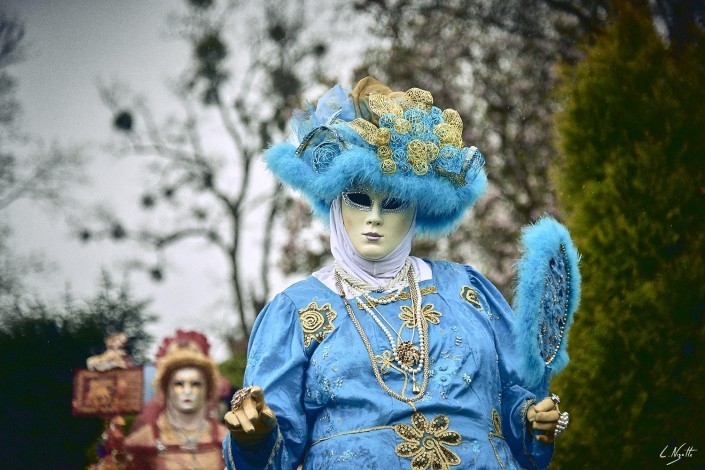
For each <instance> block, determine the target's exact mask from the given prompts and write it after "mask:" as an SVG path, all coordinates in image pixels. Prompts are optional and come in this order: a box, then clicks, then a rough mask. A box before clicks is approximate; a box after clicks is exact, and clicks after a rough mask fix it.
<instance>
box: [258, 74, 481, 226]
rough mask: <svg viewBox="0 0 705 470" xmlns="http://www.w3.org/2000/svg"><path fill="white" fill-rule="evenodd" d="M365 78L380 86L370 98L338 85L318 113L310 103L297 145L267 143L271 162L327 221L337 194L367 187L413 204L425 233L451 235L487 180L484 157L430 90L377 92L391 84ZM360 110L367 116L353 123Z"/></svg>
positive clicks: (296, 126) (295, 126)
mask: <svg viewBox="0 0 705 470" xmlns="http://www.w3.org/2000/svg"><path fill="white" fill-rule="evenodd" d="M361 83H365V86H367V87H369V85H370V84H372V85H373V86H374V87H375V88H374V89H375V91H374V92H373V93H372V92H371V93H369V94H367V95H366V94H365V93H364V90H362V92H361V91H360V84H358V87H356V89H355V90H353V93H352V95H353V96H355V97H357V98H358V103H357V106H355V104H356V103H355V102H354V100H353V99H352V98H350V97H349V96H348V95H347V94H346V93H345V91H344V90H343V89H342V88H341V87H340V86H338V85H336V87H333V88H332V89H331V90H329V91H328V92H327V93H326V94H325V95H324V96H323V97H322V98H321V100H319V102H318V106H317V108H316V110H315V111H314V110H313V109H312V108H311V107H309V110H308V111H299V112H297V113H295V114H294V118H293V119H292V130H293V131H294V134H295V141H296V142H297V143H298V147H297V146H295V145H293V144H291V143H282V144H278V145H274V146H273V147H271V148H269V149H268V150H267V151H266V153H265V162H266V164H267V166H268V167H269V169H270V170H271V171H272V173H274V175H275V176H276V177H277V178H278V179H280V180H281V181H282V182H283V183H285V184H287V185H289V186H291V187H292V188H294V189H296V190H298V191H300V192H302V193H303V194H304V195H305V196H306V197H307V199H308V200H309V201H310V203H311V205H312V207H313V210H314V214H316V215H318V216H320V217H321V218H322V219H323V220H324V221H326V222H327V220H328V215H329V212H328V211H329V208H330V204H331V203H332V201H333V200H334V199H335V198H337V197H338V196H340V194H342V193H343V192H344V191H346V190H350V189H352V188H355V187H362V186H366V187H370V188H372V189H373V190H375V191H376V192H380V193H385V194H389V195H391V196H393V197H396V198H399V199H401V200H405V201H409V202H411V203H413V204H415V205H416V208H417V209H416V214H417V215H416V225H417V229H418V231H419V233H420V234H421V235H425V236H429V237H439V236H443V235H446V234H448V233H450V232H452V231H453V230H454V229H455V228H456V227H457V226H458V224H459V223H460V221H461V219H462V217H463V215H464V214H465V211H466V209H468V208H469V207H471V206H472V205H473V204H474V203H475V202H476V201H477V199H478V198H479V197H480V196H481V195H482V193H483V192H484V190H485V187H486V184H487V176H486V175H485V172H484V171H483V169H482V166H483V164H484V158H483V157H482V154H480V152H479V151H478V150H477V149H476V148H475V147H470V148H467V147H462V139H461V138H460V135H461V133H462V121H461V120H460V117H459V116H458V114H457V112H455V111H454V110H445V111H441V110H440V109H438V108H436V107H434V106H432V105H431V103H432V100H433V98H432V97H431V95H430V93H428V92H425V91H423V90H419V89H417V88H414V89H411V90H409V91H408V92H406V93H391V91H389V92H385V93H386V94H384V93H379V90H380V89H382V90H383V91H384V90H388V89H386V87H384V85H381V84H379V82H377V81H376V80H374V79H371V78H369V77H368V78H367V79H365V80H363V81H361ZM363 100H366V101H365V102H364V103H362V104H360V103H361V101H363ZM359 108H362V109H364V110H365V113H366V114H365V116H366V117H367V118H368V119H369V120H367V119H363V118H360V117H357V118H355V119H352V120H351V118H354V116H356V115H358V116H359V114H360V113H359V112H358V113H357V114H355V111H354V110H355V109H359Z"/></svg>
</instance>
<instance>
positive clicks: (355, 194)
mask: <svg viewBox="0 0 705 470" xmlns="http://www.w3.org/2000/svg"><path fill="white" fill-rule="evenodd" d="M343 203H345V205H347V206H348V207H352V208H353V209H357V210H360V211H371V210H372V198H371V197H370V195H369V194H367V193H365V192H363V191H359V190H357V191H347V192H344V193H343Z"/></svg>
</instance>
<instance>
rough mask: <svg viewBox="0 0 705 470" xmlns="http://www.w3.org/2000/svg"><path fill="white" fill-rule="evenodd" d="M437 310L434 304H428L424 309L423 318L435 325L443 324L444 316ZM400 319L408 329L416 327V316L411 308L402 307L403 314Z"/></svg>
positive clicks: (422, 311)
mask: <svg viewBox="0 0 705 470" xmlns="http://www.w3.org/2000/svg"><path fill="white" fill-rule="evenodd" d="M435 308H436V307H434V306H433V304H426V305H424V306H423V307H422V310H421V313H423V316H424V317H425V318H426V321H427V322H429V323H433V324H434V325H438V324H439V323H440V322H441V320H440V318H441V317H442V316H443V314H442V313H441V312H438V311H436V310H435ZM399 319H401V321H403V322H404V326H406V327H407V328H415V327H416V316H415V315H414V311H413V310H412V309H411V307H407V306H406V305H402V307H401V313H400V314H399Z"/></svg>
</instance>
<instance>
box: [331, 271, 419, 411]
mask: <svg viewBox="0 0 705 470" xmlns="http://www.w3.org/2000/svg"><path fill="white" fill-rule="evenodd" d="M402 271H405V274H406V277H407V283H408V286H409V293H410V296H411V306H412V311H413V312H414V317H415V325H414V327H415V328H412V337H411V340H410V341H404V340H402V338H401V337H400V336H399V334H398V333H397V337H398V340H399V342H398V343H397V341H395V340H394V337H393V336H392V334H391V333H390V331H389V330H388V329H387V328H386V326H384V323H382V321H381V320H380V318H382V319H384V317H383V316H382V315H381V314H380V313H379V312H377V313H375V311H374V310H373V308H374V305H375V303H381V302H379V299H372V298H371V296H369V292H365V291H364V290H362V289H361V287H362V286H361V285H360V283H361V282H362V281H359V280H358V281H359V282H358V283H357V285H353V283H352V282H349V279H350V278H351V277H352V276H350V275H349V274H347V273H346V272H345V271H343V270H342V269H341V268H340V267H339V266H337V267H336V269H335V283H336V287H337V289H338V293H339V294H340V297H341V298H342V299H343V303H344V304H345V309H346V310H347V312H348V315H349V316H350V319H351V320H352V322H353V324H354V325H355V328H356V329H357V331H358V333H359V334H360V337H361V338H362V342H363V343H364V344H365V348H366V349H367V353H368V355H369V356H370V363H371V364H372V371H373V372H374V375H375V378H376V379H377V382H378V383H379V384H380V386H381V387H382V389H384V391H385V392H387V393H388V394H389V395H390V396H392V397H394V398H396V399H397V400H400V401H403V402H406V403H411V402H415V401H417V400H419V399H420V398H421V397H423V395H424V393H425V392H426V386H427V385H428V370H429V368H428V363H429V346H428V323H427V321H426V318H425V317H424V315H423V310H422V308H421V289H420V287H419V283H418V280H417V279H416V275H415V273H414V269H413V268H412V267H411V263H410V262H409V260H407V262H406V263H405V265H404V268H403V269H402ZM398 277H399V276H397V278H398ZM397 278H395V279H397ZM344 279H345V283H346V284H347V286H348V287H349V288H351V290H353V291H354V292H357V293H359V294H361V295H362V296H363V297H364V298H365V299H366V300H367V301H368V302H362V305H363V307H364V309H365V311H366V312H367V313H368V314H370V316H371V317H372V319H373V320H374V321H375V323H377V324H378V325H379V326H380V327H381V328H382V330H383V331H384V333H385V335H386V336H387V339H388V341H389V343H390V346H391V347H392V352H393V353H394V359H395V361H396V362H397V364H399V367H400V368H401V369H402V370H404V371H406V372H408V373H410V374H411V380H412V388H411V389H412V392H413V394H414V395H413V396H411V397H407V396H404V395H402V394H399V393H396V392H395V391H393V390H392V389H390V388H389V386H388V385H387V384H386V383H385V381H384V378H383V377H382V374H381V372H380V370H379V367H378V365H377V360H376V358H375V353H374V351H373V350H372V345H371V343H370V340H369V339H368V338H367V335H366V334H365V331H364V330H363V329H362V326H361V325H360V322H359V321H358V319H357V317H356V316H355V312H353V309H352V307H351V306H350V302H348V300H347V298H346V297H345V290H344V288H343V280H344ZM393 281H394V280H393ZM400 282H401V279H398V280H397V282H395V284H399V283H400ZM390 284H391V283H390ZM390 284H387V286H390ZM395 284H391V287H395ZM365 287H367V286H366V285H365ZM402 289H403V286H402V287H400V288H399V289H398V291H397V294H396V296H392V299H394V300H396V298H397V297H398V295H399V293H400V292H401V290H402ZM376 291H377V292H380V291H379V290H378V289H377V290H376ZM368 297H369V298H368ZM373 301H374V302H373ZM392 301H393V300H389V302H384V303H390V302H392ZM368 303H369V304H370V305H373V307H372V308H370V307H368V306H367V305H368ZM375 310H376V309H375ZM384 321H386V319H384ZM387 323H389V322H387ZM390 326H391V325H390ZM392 329H393V328H392ZM416 329H418V337H419V346H418V347H417V346H415V345H414V343H413V341H414V334H415V330H416ZM419 372H422V373H423V380H422V383H421V385H420V386H419V384H418V383H417V382H416V374H418V373H419ZM402 393H403V391H402Z"/></svg>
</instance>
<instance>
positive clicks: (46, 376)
mask: <svg viewBox="0 0 705 470" xmlns="http://www.w3.org/2000/svg"><path fill="white" fill-rule="evenodd" d="M0 308H1V309H2V310H1V311H0V357H2V358H3V367H2V371H1V372H0V391H1V392H0V393H1V397H2V399H0V431H1V432H0V435H2V442H1V443H0V462H2V464H1V466H2V468H5V469H11V468H18V469H19V468H21V469H29V468H51V469H76V468H83V467H85V466H86V465H87V464H89V463H90V462H91V461H92V460H93V459H95V446H96V442H97V441H98V439H99V437H100V434H101V432H102V430H103V422H102V420H100V419H98V418H76V417H73V416H72V414H71V399H72V388H73V371H74V369H76V368H82V367H85V364H86V359H87V358H88V357H89V356H91V355H94V354H99V353H101V352H103V351H104V350H105V346H104V343H103V340H104V337H105V336H106V335H107V334H109V333H112V332H116V331H124V332H126V333H127V334H128V336H129V337H130V342H129V343H128V348H129V350H131V351H134V352H135V353H136V357H137V359H138V360H139V359H140V358H142V357H143V354H144V352H145V351H146V349H147V348H148V347H149V343H150V341H151V337H150V336H149V335H148V334H147V333H146V332H145V330H144V327H145V326H146V324H147V323H148V322H150V321H152V320H153V317H152V316H150V315H149V314H147V313H146V308H147V303H146V302H145V301H141V300H136V299H135V298H134V297H133V295H132V294H131V292H130V291H129V289H128V288H127V287H125V286H120V287H117V286H115V285H114V284H113V282H112V281H111V280H110V278H109V277H108V276H107V275H104V277H103V282H102V285H101V288H100V290H99V291H98V293H97V294H96V295H95V296H94V297H93V298H90V299H87V300H85V301H81V302H77V301H73V300H67V302H66V305H64V306H63V307H55V306H50V305H47V304H44V303H33V304H15V305H9V304H7V303H3V304H0ZM87 449H88V450H87Z"/></svg>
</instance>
